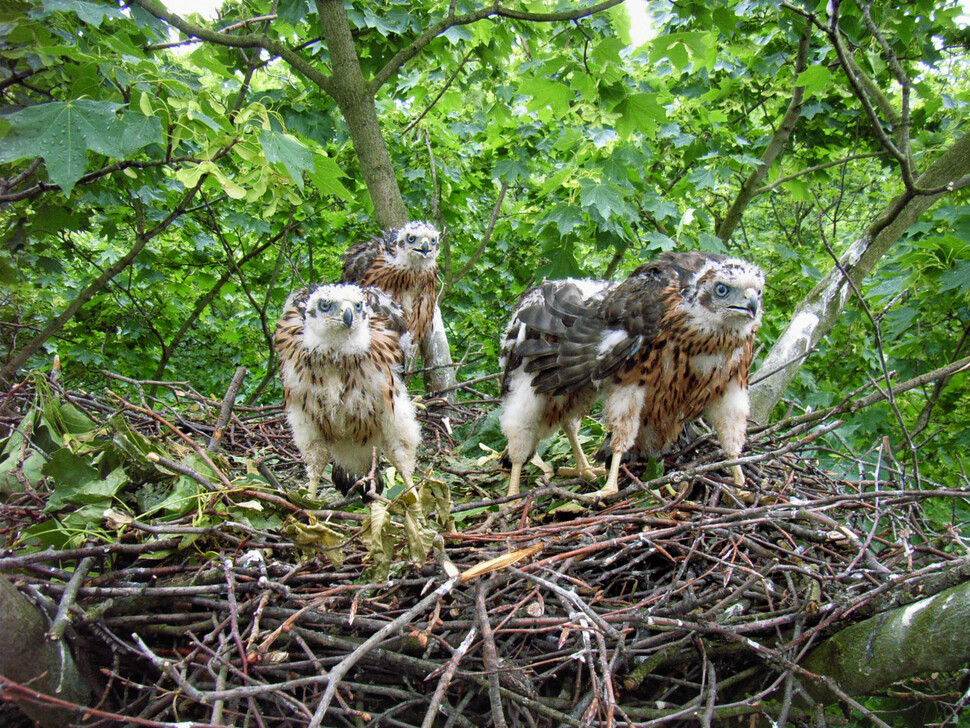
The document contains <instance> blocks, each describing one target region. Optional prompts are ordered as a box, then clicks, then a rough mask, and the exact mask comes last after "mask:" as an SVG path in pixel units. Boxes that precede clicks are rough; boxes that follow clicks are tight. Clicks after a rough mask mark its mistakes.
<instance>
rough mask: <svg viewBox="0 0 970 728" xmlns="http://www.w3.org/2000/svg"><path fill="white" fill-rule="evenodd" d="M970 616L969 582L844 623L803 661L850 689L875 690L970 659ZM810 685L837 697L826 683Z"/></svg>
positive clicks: (824, 696) (819, 694)
mask: <svg viewBox="0 0 970 728" xmlns="http://www.w3.org/2000/svg"><path fill="white" fill-rule="evenodd" d="M968 622H970V582H966V583H964V584H961V585H960V586H956V587H953V588H952V589H948V590H947V591H944V592H941V593H939V594H937V595H936V596H933V597H929V598H927V599H923V600H921V601H918V602H914V603H913V604H910V605H908V606H905V607H900V608H899V609H894V610H892V611H891V612H885V613H883V614H880V615H877V616H875V617H871V618H870V619H867V620H865V621H863V622H859V623H857V624H854V625H852V626H851V627H846V628H845V629H843V630H842V631H841V632H838V633H837V634H835V635H833V636H832V637H830V638H829V639H828V640H826V641H825V642H823V643H822V644H821V645H820V646H819V647H817V648H816V649H815V650H813V651H812V652H811V653H810V654H809V655H808V657H807V658H806V659H805V661H804V662H803V663H802V667H804V668H805V669H806V670H808V671H809V672H814V673H816V674H818V675H824V676H827V677H831V678H833V679H834V680H835V681H836V682H837V683H838V685H839V687H840V688H841V689H842V690H843V691H845V692H846V693H848V694H849V695H871V694H873V693H876V692H878V691H879V690H881V689H883V688H885V687H887V686H889V685H891V684H892V683H894V682H898V681H900V680H905V679H906V678H910V677H914V676H916V675H923V674H927V673H931V672H947V671H950V670H956V669H959V668H961V667H964V666H966V665H967V664H968V663H970V640H968V639H967V630H966V626H967V623H968ZM807 687H808V688H809V691H810V692H811V693H812V695H813V696H814V697H815V698H817V699H819V700H823V701H825V702H834V700H835V698H834V696H832V695H831V693H829V691H828V690H826V689H825V687H824V686H821V685H808V686H807Z"/></svg>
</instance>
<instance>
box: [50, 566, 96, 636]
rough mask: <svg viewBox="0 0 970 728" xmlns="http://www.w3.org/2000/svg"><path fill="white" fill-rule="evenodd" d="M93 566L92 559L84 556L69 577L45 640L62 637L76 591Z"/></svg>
mask: <svg viewBox="0 0 970 728" xmlns="http://www.w3.org/2000/svg"><path fill="white" fill-rule="evenodd" d="M93 564H94V557H93V556H85V557H84V558H83V559H81V563H79V564H78V565H77V568H76V569H75V570H74V574H73V575H72V576H71V580H70V581H69V582H67V588H66V589H65V590H64V594H63V595H62V596H61V602H60V604H58V605H57V614H56V615H54V621H53V623H51V628H50V630H49V631H48V632H47V639H49V640H59V639H60V638H61V637H63V636H64V630H65V629H67V625H68V622H70V617H69V614H68V613H69V612H70V611H71V607H73V606H74V602H75V600H76V599H77V592H78V589H80V588H81V584H82V582H83V581H84V578H85V577H86V576H87V575H88V572H89V571H90V570H91V566H92V565H93Z"/></svg>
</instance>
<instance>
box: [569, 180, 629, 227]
mask: <svg viewBox="0 0 970 728" xmlns="http://www.w3.org/2000/svg"><path fill="white" fill-rule="evenodd" d="M579 201H580V203H581V204H582V206H583V208H584V209H586V210H591V211H592V210H595V211H596V212H597V213H598V214H599V216H600V217H601V218H603V219H604V220H610V219H612V218H619V219H621V220H632V219H634V218H635V217H636V211H635V210H634V209H633V207H632V206H631V205H630V204H629V203H628V202H627V201H626V200H625V199H624V192H623V190H622V189H620V188H619V187H618V186H616V185H614V184H612V183H608V182H595V181H594V180H581V181H580V183H579Z"/></svg>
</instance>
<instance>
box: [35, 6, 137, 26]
mask: <svg viewBox="0 0 970 728" xmlns="http://www.w3.org/2000/svg"><path fill="white" fill-rule="evenodd" d="M58 10H59V11H62V12H65V13H75V14H76V15H77V16H78V18H80V19H81V20H82V21H84V22H85V23H88V24H89V25H93V26H94V27H96V28H97V27H100V26H101V21H102V20H104V18H105V17H108V18H112V19H117V20H120V19H122V18H124V15H122V13H121V10H120V9H119V8H117V7H111V6H110V5H100V4H98V3H90V2H85V1H84V0H44V11H45V12H47V13H51V12H55V11H58Z"/></svg>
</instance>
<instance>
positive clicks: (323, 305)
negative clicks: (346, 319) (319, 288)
mask: <svg viewBox="0 0 970 728" xmlns="http://www.w3.org/2000/svg"><path fill="white" fill-rule="evenodd" d="M332 308H333V301H317V310H318V311H320V313H326V312H327V311H330V310H331V309H332Z"/></svg>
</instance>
